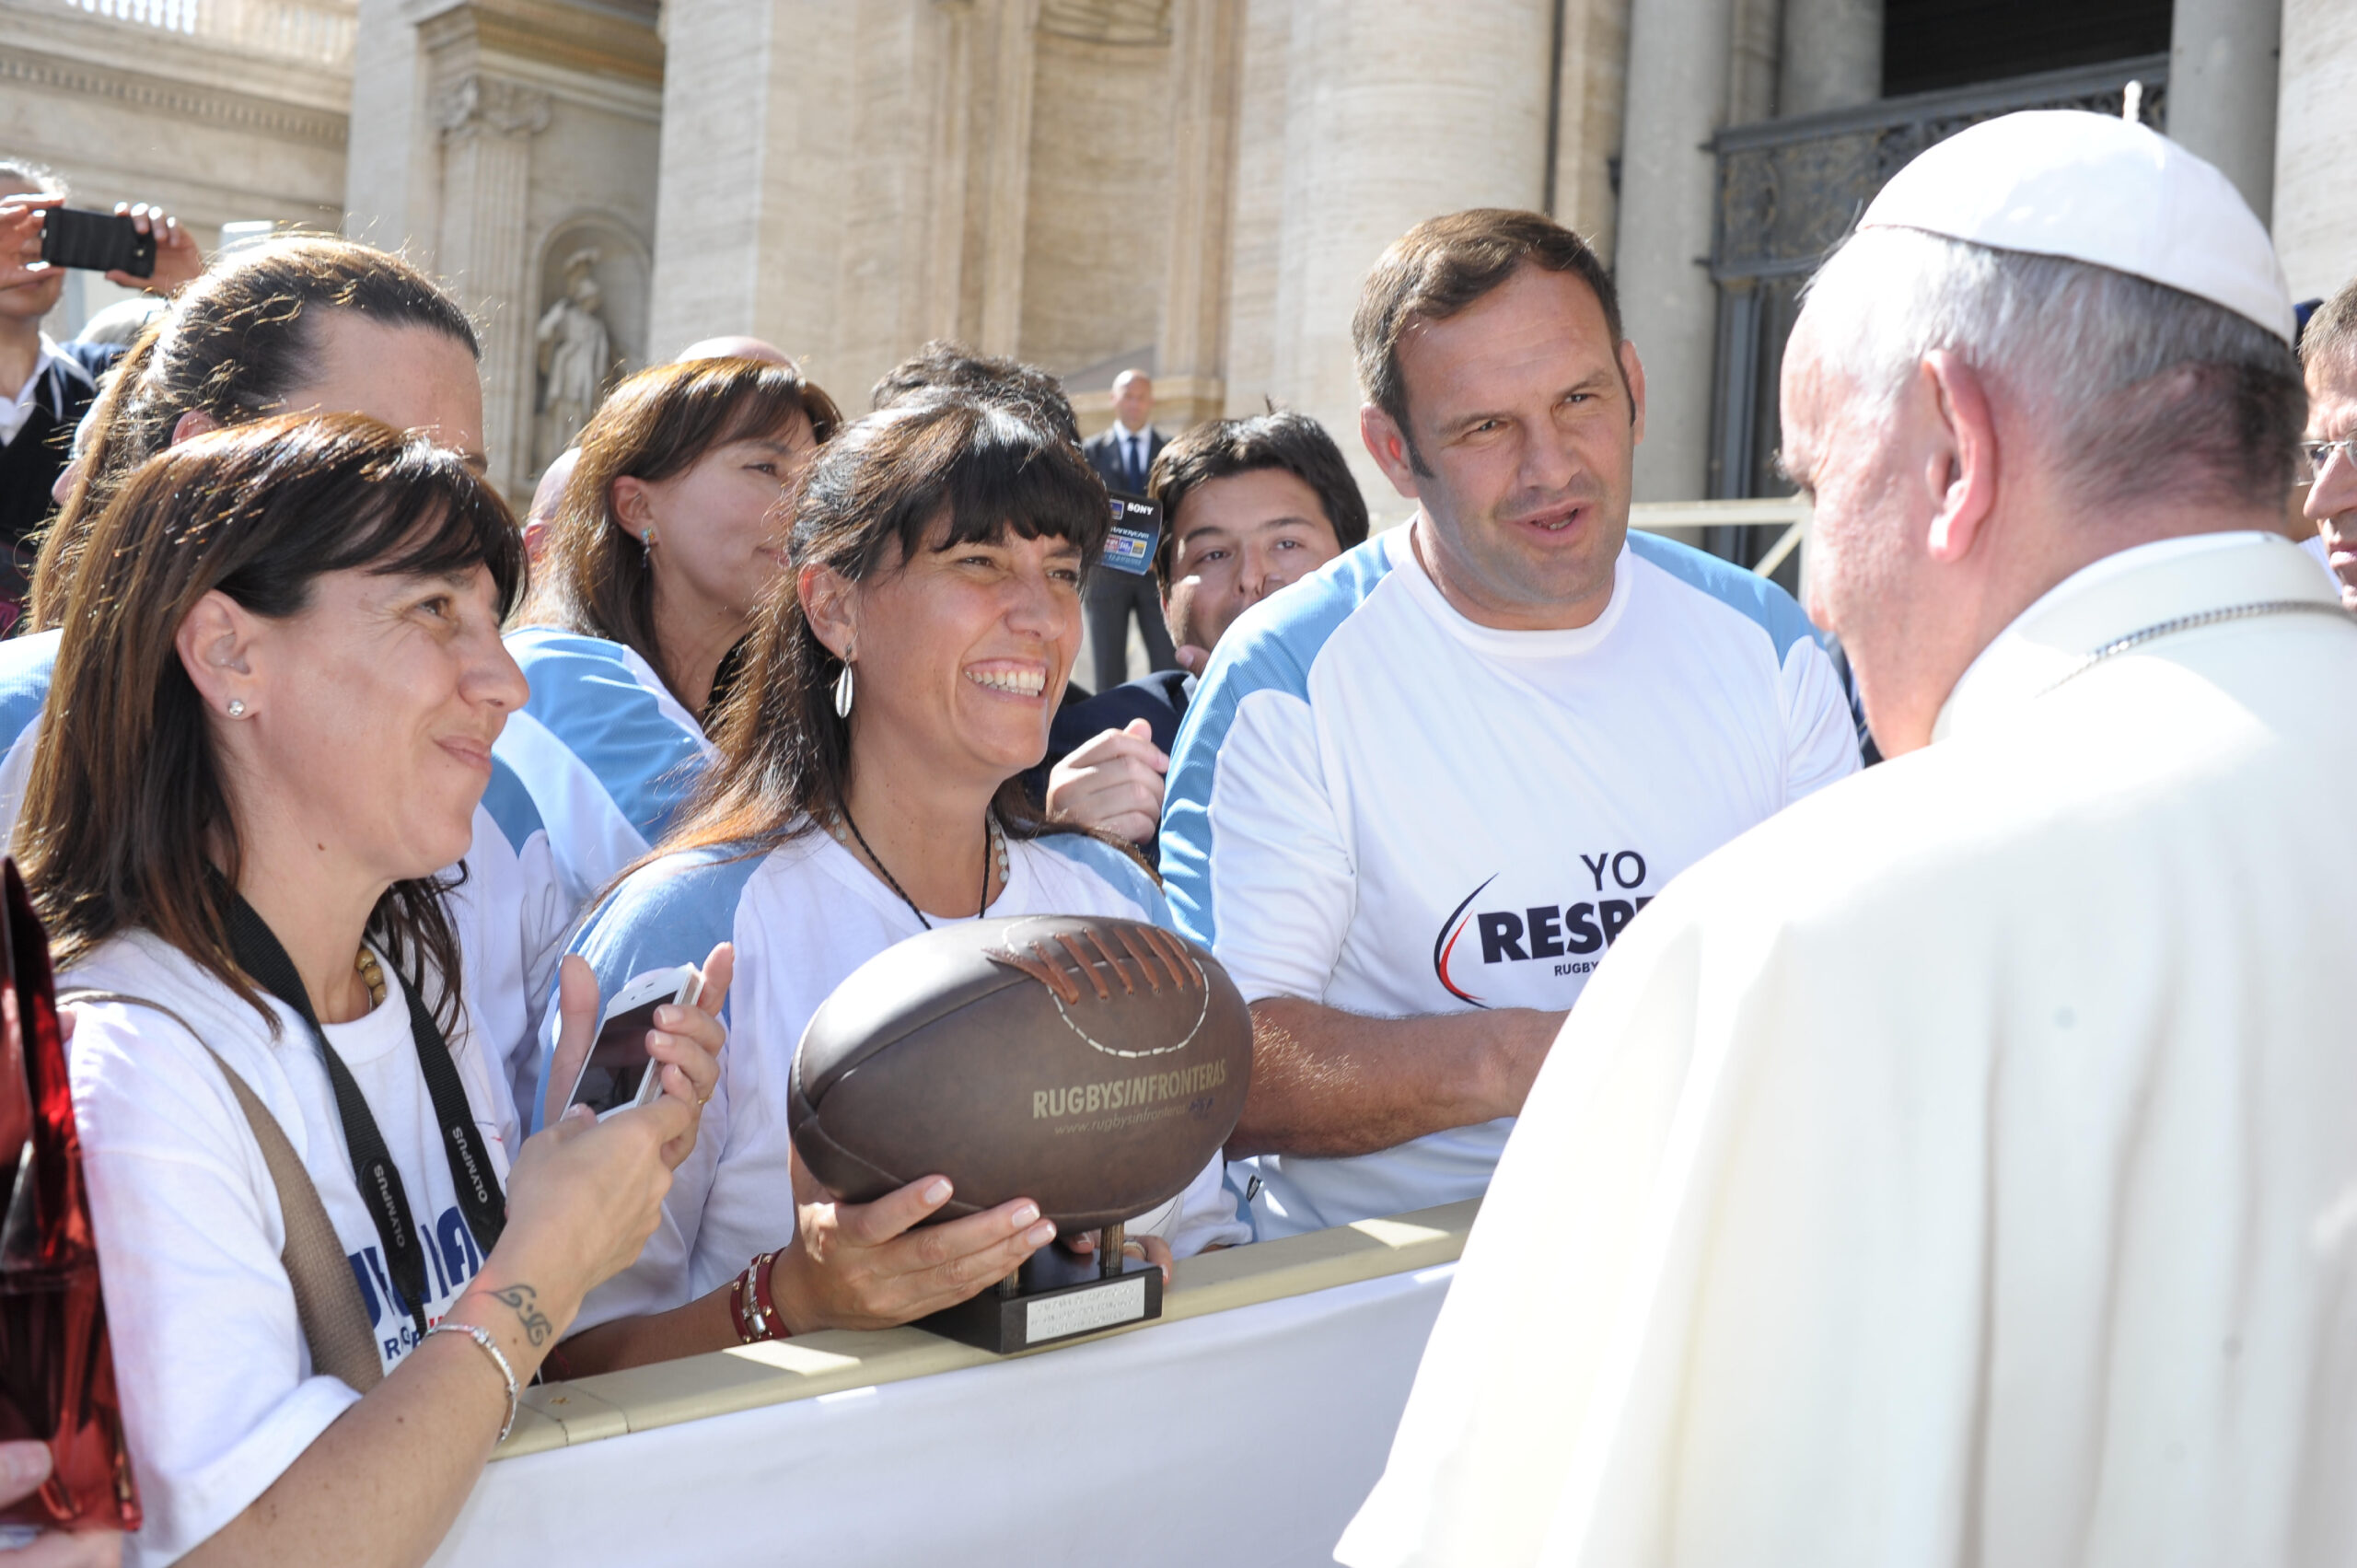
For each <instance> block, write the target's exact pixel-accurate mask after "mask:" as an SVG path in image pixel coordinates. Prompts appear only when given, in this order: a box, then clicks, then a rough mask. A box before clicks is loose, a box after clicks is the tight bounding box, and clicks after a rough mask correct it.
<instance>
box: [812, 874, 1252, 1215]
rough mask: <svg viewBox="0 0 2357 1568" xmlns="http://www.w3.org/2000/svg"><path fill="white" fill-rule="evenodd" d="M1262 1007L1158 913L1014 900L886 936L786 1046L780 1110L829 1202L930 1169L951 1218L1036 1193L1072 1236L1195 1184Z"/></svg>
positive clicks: (869, 1194)
mask: <svg viewBox="0 0 2357 1568" xmlns="http://www.w3.org/2000/svg"><path fill="white" fill-rule="evenodd" d="M1251 1081H1252V1019H1251V1015H1250V1014H1249V1013H1248V1012H1247V1011H1246V1010H1245V1005H1244V999H1243V998H1242V997H1241V996H1239V995H1238V994H1237V990H1236V982H1235V981H1231V980H1229V979H1228V977H1227V971H1226V970H1223V969H1222V968H1220V966H1219V962H1218V960H1217V959H1215V958H1213V957H1212V956H1211V955H1210V954H1209V953H1207V952H1205V951H1203V949H1202V948H1201V947H1196V946H1195V945H1194V944H1192V943H1190V942H1188V941H1186V940H1185V939H1183V938H1181V937H1178V936H1174V935H1171V934H1170V933H1169V932H1167V931H1164V930H1162V929H1161V928H1160V927H1158V926H1154V925H1148V924H1145V923H1142V922H1139V921H1133V920H1117V919H1114V918H1112V917H1110V916H1091V915H1019V916H1016V917H1014V918H1012V919H1005V920H983V921H975V922H972V923H967V924H961V925H952V926H945V927H943V928H941V929H940V930H937V931H930V932H927V933H925V934H924V935H922V936H911V937H910V938H909V939H908V940H907V941H905V942H901V943H899V944H897V945H896V946H894V947H888V948H886V949H885V950H884V951H883V952H881V953H878V954H877V955H876V957H874V958H870V959H868V960H867V962H865V963H864V964H862V965H861V966H860V967H859V968H858V969H856V970H853V971H852V973H851V974H850V975H849V976H848V977H847V978H846V979H845V980H844V981H843V982H842V984H841V985H839V986H837V987H836V988H835V992H834V994H833V995H831V996H830V997H828V998H827V1000H826V1002H825V1003H824V1004H823V1005H820V1007H819V1011H818V1012H817V1013H816V1014H815V1015H813V1016H812V1017H811V1019H810V1025H809V1028H807V1029H805V1030H804V1031H803V1035H802V1042H801V1045H800V1047H799V1048H798V1049H797V1050H796V1051H795V1055H794V1076H793V1082H792V1085H791V1090H790V1098H789V1100H788V1108H789V1109H788V1111H787V1121H788V1125H789V1126H790V1128H791V1129H792V1132H793V1134H794V1146H795V1149H796V1150H798V1151H799V1152H800V1153H801V1156H802V1161H803V1163H804V1164H805V1165H807V1166H808V1167H810V1172H811V1174H812V1175H814V1176H816V1177H817V1178H818V1179H819V1180H820V1181H823V1182H825V1183H826V1184H827V1186H828V1187H829V1188H830V1189H831V1190H832V1191H834V1192H835V1193H836V1195H837V1196H838V1197H841V1198H842V1199H845V1200H848V1201H850V1202H873V1201H874V1200H876V1199H877V1198H880V1197H882V1196H884V1194H886V1193H887V1192H889V1191H892V1190H893V1189H895V1188H898V1187H900V1186H903V1185H905V1184H906V1183H908V1182H911V1181H913V1180H915V1179H917V1178H919V1177H921V1176H930V1175H932V1174H934V1173H935V1172H938V1173H940V1174H941V1175H943V1176H946V1177H947V1178H949V1179H950V1181H951V1183H952V1184H953V1185H954V1186H955V1188H956V1191H955V1193H954V1194H953V1195H952V1196H951V1198H950V1200H949V1202H947V1203H946V1204H944V1205H942V1207H941V1209H940V1210H939V1211H938V1212H937V1213H936V1214H935V1215H934V1218H935V1220H946V1219H957V1218H959V1217H961V1216H963V1215H966V1214H976V1213H979V1212H980V1211H981V1210H983V1209H987V1208H990V1207H993V1205H995V1204H998V1203H1003V1202H1006V1201H1007V1200H1008V1199H1010V1198H1029V1199H1031V1200H1032V1201H1033V1202H1036V1203H1038V1204H1039V1209H1040V1212H1041V1213H1043V1214H1046V1215H1047V1216H1048V1217H1049V1218H1050V1219H1052V1220H1054V1221H1055V1222H1056V1225H1057V1228H1058V1229H1059V1230H1060V1231H1061V1232H1062V1233H1064V1234H1066V1235H1069V1234H1071V1233H1072V1232H1074V1231H1078V1230H1088V1229H1092V1228H1094V1227H1096V1226H1098V1225H1110V1224H1113V1223H1114V1222H1116V1221H1127V1220H1130V1219H1133V1218H1136V1217H1138V1216H1140V1215H1143V1214H1147V1213H1148V1212H1149V1211H1151V1210H1153V1209H1155V1208H1156V1207H1157V1206H1159V1205H1161V1204H1163V1203H1165V1202H1168V1201H1169V1200H1170V1199H1172V1198H1174V1197H1176V1196H1177V1195H1178V1194H1179V1193H1180V1192H1182V1191H1185V1190H1186V1187H1187V1184H1188V1183H1189V1182H1190V1181H1192V1180H1193V1179H1195V1177H1196V1175H1197V1174H1198V1173H1200V1172H1201V1171H1202V1168H1203V1167H1204V1166H1205V1165H1206V1164H1208V1163H1209V1162H1210V1160H1211V1158H1212V1156H1213V1155H1215V1154H1217V1153H1218V1152H1219V1150H1220V1147H1221V1145H1223V1144H1225V1143H1226V1142H1227V1135H1228V1133H1229V1132H1233V1131H1234V1130H1235V1128H1236V1119H1237V1116H1238V1115H1239V1114H1240V1113H1241V1112H1242V1110H1243V1109H1244V1092H1245V1090H1246V1089H1247V1088H1248V1086H1250V1084H1251Z"/></svg>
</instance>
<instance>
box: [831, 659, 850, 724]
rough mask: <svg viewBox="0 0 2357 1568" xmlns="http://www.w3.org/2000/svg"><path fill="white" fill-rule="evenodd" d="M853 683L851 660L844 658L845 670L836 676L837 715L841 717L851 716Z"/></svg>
mask: <svg viewBox="0 0 2357 1568" xmlns="http://www.w3.org/2000/svg"><path fill="white" fill-rule="evenodd" d="M853 685H854V682H853V679H852V673H851V660H849V659H845V660H843V672H842V674H841V675H838V676H836V677H835V717H837V718H839V719H847V718H849V717H851V700H852V695H853Z"/></svg>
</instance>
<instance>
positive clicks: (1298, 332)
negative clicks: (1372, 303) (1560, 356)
mask: <svg viewBox="0 0 2357 1568" xmlns="http://www.w3.org/2000/svg"><path fill="white" fill-rule="evenodd" d="M1257 8H1258V5H1257V0H1256V10H1257ZM1289 19H1290V22H1291V33H1290V38H1289V40H1288V51H1287V70H1286V86H1285V120H1284V173H1283V199H1282V204H1281V216H1280V219H1279V223H1280V229H1279V237H1278V245H1277V268H1276V272H1277V280H1276V298H1275V305H1274V308H1273V309H1272V310H1271V325H1272V328H1273V337H1274V352H1273V354H1272V355H1271V373H1270V383H1271V390H1273V391H1274V393H1275V395H1276V397H1277V398H1278V399H1279V401H1283V402H1287V403H1290V404H1292V405H1293V406H1294V407H1295V408H1298V409H1300V410H1302V411H1303V412H1306V413H1309V414H1312V415H1314V416H1315V417H1316V418H1318V420H1319V421H1321V422H1323V423H1324V424H1325V425H1326V427H1327V428H1328V429H1329V431H1331V432H1332V433H1333V436H1334V438H1335V440H1336V441H1337V442H1339V443H1340V444H1341V447H1342V450H1343V451H1344V452H1346V453H1348V454H1350V456H1351V459H1352V463H1353V468H1354V469H1355V470H1356V471H1357V472H1358V474H1359V477H1360V483H1361V485H1362V487H1363V488H1364V490H1365V492H1366V494H1367V499H1368V504H1369V505H1370V507H1371V508H1372V509H1373V511H1374V513H1375V516H1376V520H1377V523H1378V525H1382V524H1389V523H1396V522H1399V521H1400V520H1401V519H1402V518H1404V517H1408V516H1410V515H1411V514H1412V513H1413V511H1414V504H1413V503H1411V502H1408V501H1404V500H1402V499H1401V498H1400V497H1399V495H1397V494H1395V493H1394V492H1393V491H1392V489H1391V486H1390V483H1389V482H1387V481H1386V480H1385V479H1384V478H1383V477H1382V475H1381V473H1380V471H1379V470H1376V467H1375V463H1374V460H1373V459H1371V458H1369V457H1367V455H1366V453H1365V450H1364V446H1363V445H1362V443H1361V442H1360V440H1359V436H1358V418H1359V401H1360V400H1359V386H1358V377H1357V374H1356V369H1355V366H1354V364H1353V354H1352V348H1351V314H1352V312H1353V310H1354V309H1355V308H1357V305H1358V296H1359V285H1360V284H1361V282H1362V281H1363V280H1364V278H1365V276H1366V272H1367V269H1368V268H1369V267H1370V266H1372V265H1373V264H1374V262H1375V260H1376V257H1378V256H1380V255H1381V254H1382V253H1383V250H1384V247H1386V246H1387V245H1389V244H1390V243H1391V242H1392V241H1393V240H1394V239H1397V238H1399V236H1400V235H1401V234H1402V233H1404V232H1405V231H1406V230H1407V229H1409V228H1410V227H1411V226H1413V225H1415V224H1417V223H1419V222H1421V221H1422V220H1423V219H1425V218H1428V217H1432V216H1434V215H1438V214H1442V213H1449V212H1456V211H1459V210H1461V209H1463V208H1466V207H1477V206H1509V207H1528V208H1538V207H1541V206H1543V205H1545V203H1546V198H1547V192H1546V191H1545V189H1544V186H1545V181H1546V175H1547V156H1546V155H1547V95H1548V86H1549V80H1550V76H1551V75H1552V62H1551V61H1550V59H1549V57H1548V45H1549V41H1550V39H1551V38H1552V36H1553V31H1554V6H1553V4H1552V0H1483V3H1481V4H1479V5H1475V4H1470V3H1467V4H1457V5H1435V4H1433V3H1432V0H1295V3H1294V4H1293V6H1291V8H1290V17H1289ZM1256 30H1257V29H1256ZM1723 31H1724V29H1723Z"/></svg>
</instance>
